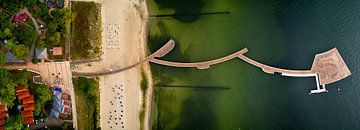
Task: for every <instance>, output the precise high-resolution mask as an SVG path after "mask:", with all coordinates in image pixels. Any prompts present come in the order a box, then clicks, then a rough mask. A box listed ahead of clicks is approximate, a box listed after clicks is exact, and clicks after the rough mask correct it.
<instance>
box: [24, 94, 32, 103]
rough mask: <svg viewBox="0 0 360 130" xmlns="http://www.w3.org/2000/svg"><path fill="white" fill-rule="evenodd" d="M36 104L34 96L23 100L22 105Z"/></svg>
mask: <svg viewBox="0 0 360 130" xmlns="http://www.w3.org/2000/svg"><path fill="white" fill-rule="evenodd" d="M32 103H34V96H32V95H31V96H30V97H27V98H25V99H24V100H23V102H22V104H32Z"/></svg>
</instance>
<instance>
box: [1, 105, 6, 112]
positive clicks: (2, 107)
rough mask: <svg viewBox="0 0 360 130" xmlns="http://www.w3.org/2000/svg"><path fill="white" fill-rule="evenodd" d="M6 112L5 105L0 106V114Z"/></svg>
mask: <svg viewBox="0 0 360 130" xmlns="http://www.w3.org/2000/svg"><path fill="white" fill-rule="evenodd" d="M6 111H7V108H6V106H5V105H0V113H1V112H6Z"/></svg>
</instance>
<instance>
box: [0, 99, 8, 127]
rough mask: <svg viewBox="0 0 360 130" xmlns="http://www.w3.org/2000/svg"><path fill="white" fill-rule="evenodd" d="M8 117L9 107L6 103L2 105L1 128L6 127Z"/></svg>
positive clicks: (0, 108) (0, 112)
mask: <svg viewBox="0 0 360 130" xmlns="http://www.w3.org/2000/svg"><path fill="white" fill-rule="evenodd" d="M7 117H8V109H7V107H6V106H5V105H0V130H4V129H5V121H6V118H7Z"/></svg>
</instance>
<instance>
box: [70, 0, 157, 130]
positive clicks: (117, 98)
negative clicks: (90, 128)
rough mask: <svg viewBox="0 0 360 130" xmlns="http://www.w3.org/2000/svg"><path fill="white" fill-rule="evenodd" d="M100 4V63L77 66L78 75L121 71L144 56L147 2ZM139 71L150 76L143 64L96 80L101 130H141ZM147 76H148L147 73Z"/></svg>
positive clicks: (107, 1)
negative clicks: (111, 70)
mask: <svg viewBox="0 0 360 130" xmlns="http://www.w3.org/2000/svg"><path fill="white" fill-rule="evenodd" d="M140 1H141V2H140ZM98 2H99V1H98ZM100 3H102V28H103V32H102V35H103V39H102V40H103V46H102V48H103V52H104V54H103V55H102V56H101V59H102V60H101V61H99V62H94V63H92V65H91V66H88V65H77V66H76V67H75V71H77V72H97V71H103V70H109V68H112V67H121V68H122V67H126V66H129V65H132V64H134V63H136V62H138V61H140V60H141V59H143V58H145V56H146V50H147V49H146V33H147V31H146V26H147V25H146V24H147V21H146V20H147V11H146V1H142V0H138V1H136V0H104V1H101V2H100ZM141 67H142V68H143V69H145V72H150V67H149V65H148V63H145V64H143V65H142V66H138V67H134V68H132V69H129V70H126V71H123V72H120V73H116V74H112V75H106V76H100V77H99V79H100V126H101V128H102V129H116V130H121V129H127V130H139V129H140V120H139V112H140V109H141V103H142V101H141V100H142V95H141V88H140V82H141ZM147 75H149V76H150V73H148V74H147ZM151 81H152V80H150V81H149V82H151ZM149 84H152V83H149ZM116 123H117V124H116Z"/></svg>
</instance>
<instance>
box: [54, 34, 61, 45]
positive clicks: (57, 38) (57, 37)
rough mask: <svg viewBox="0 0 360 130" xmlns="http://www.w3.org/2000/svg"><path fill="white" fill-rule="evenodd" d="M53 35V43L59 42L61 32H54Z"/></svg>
mask: <svg viewBox="0 0 360 130" xmlns="http://www.w3.org/2000/svg"><path fill="white" fill-rule="evenodd" d="M54 37H55V41H54V44H55V45H57V44H59V43H60V40H61V34H60V33H59V32H55V34H54Z"/></svg>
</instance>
